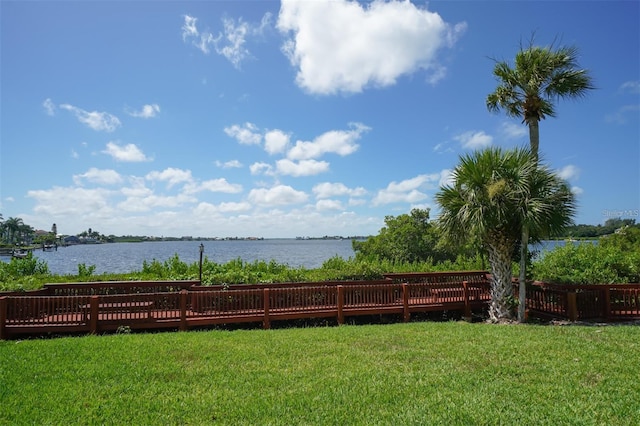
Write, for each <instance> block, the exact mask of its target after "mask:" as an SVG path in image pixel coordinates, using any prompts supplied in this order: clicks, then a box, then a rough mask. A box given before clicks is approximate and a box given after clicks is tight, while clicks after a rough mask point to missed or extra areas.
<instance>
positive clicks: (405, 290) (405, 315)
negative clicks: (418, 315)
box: [402, 283, 411, 322]
mask: <svg viewBox="0 0 640 426" xmlns="http://www.w3.org/2000/svg"><path fill="white" fill-rule="evenodd" d="M410 319H411V312H409V284H407V283H402V320H403V321H404V322H409V320H410Z"/></svg>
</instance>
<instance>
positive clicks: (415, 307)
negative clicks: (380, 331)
mask: <svg viewBox="0 0 640 426" xmlns="http://www.w3.org/2000/svg"><path fill="white" fill-rule="evenodd" d="M195 284H198V282H197V281H166V282H115V283H114V282H100V283H81V284H51V285H46V286H45V287H44V288H43V289H41V290H37V291H33V292H26V293H25V292H23V293H3V294H0V339H7V338H11V337H15V336H19V335H24V334H47V333H54V334H58V333H99V332H104V331H114V330H117V329H118V328H119V327H123V326H125V327H129V328H131V329H161V328H166V329H180V330H187V329H189V328H193V327H200V326H211V325H215V324H232V323H243V322H257V323H262V325H263V327H265V328H269V327H270V326H271V322H272V321H278V320H290V319H305V318H336V320H337V322H338V323H339V324H342V323H344V322H345V319H346V318H347V317H353V316H361V315H381V314H393V315H398V316H399V317H400V318H402V319H403V320H404V321H409V320H410V317H411V315H412V314H413V313H418V312H431V311H458V312H461V313H462V314H463V316H465V317H470V316H471V315H472V312H474V311H482V310H484V309H486V307H487V306H488V303H489V301H490V298H491V297H490V284H489V280H488V276H487V273H486V272H483V271H471V272H468V273H461V272H455V273H421V274H389V275H387V276H386V278H385V279H384V280H376V281H333V282H316V283H280V284H264V285H231V286H199V285H195ZM526 303H527V306H526V308H527V311H528V312H529V315H530V316H546V317H554V318H565V319H568V320H572V321H575V320H582V319H584V320H589V319H603V320H606V321H617V320H627V319H640V284H624V285H594V286H559V285H552V284H544V283H535V284H534V285H529V286H527V300H526Z"/></svg>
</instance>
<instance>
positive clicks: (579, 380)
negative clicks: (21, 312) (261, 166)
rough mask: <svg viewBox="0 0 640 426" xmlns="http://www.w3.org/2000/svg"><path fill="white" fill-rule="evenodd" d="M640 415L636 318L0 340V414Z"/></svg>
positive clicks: (45, 420) (191, 420) (592, 419)
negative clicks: (604, 322) (631, 321)
mask: <svg viewBox="0 0 640 426" xmlns="http://www.w3.org/2000/svg"><path fill="white" fill-rule="evenodd" d="M639 419H640V327H637V326H602V327H600V326H544V325H488V324H469V323H464V322H444V323H434V322H415V323H408V324H392V325H364V326H363V325H360V326H340V327H318V328H290V329H273V330H266V331H265V330H236V331H219V330H217V331H200V332H184V333H158V334H123V335H109V336H87V337H66V338H57V339H39V340H24V341H2V342H0V422H1V423H2V424H38V425H45V424H56V425H69V424H140V425H153V424H162V425H165V424H168V425H171V424H176V425H183V424H185V425H186V424H194V425H200V424H203V425H204V424H214V425H217V424H228V425H431V424H442V425H451V424H460V425H483V424H504V425H515V424H518V425H523V424H524V425H527V424H529V425H540V424H547V425H565V424H566V425H576V424H577V425H637V424H638V421H639Z"/></svg>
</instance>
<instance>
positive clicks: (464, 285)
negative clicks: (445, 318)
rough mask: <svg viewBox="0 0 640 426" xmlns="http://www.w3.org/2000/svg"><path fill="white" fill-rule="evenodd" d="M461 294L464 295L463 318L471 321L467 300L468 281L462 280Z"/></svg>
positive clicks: (469, 305) (469, 304) (469, 306)
mask: <svg viewBox="0 0 640 426" xmlns="http://www.w3.org/2000/svg"><path fill="white" fill-rule="evenodd" d="M462 294H463V296H464V319H465V321H469V322H471V303H470V302H469V283H467V282H466V281H462Z"/></svg>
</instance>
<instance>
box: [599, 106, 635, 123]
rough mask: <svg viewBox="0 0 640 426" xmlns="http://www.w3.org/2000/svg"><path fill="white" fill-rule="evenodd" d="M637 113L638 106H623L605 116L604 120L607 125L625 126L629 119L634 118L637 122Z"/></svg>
mask: <svg viewBox="0 0 640 426" xmlns="http://www.w3.org/2000/svg"><path fill="white" fill-rule="evenodd" d="M638 111H640V105H637V104H636V105H625V106H622V107H620V108H618V110H617V111H615V112H613V113H611V114H607V115H606V116H605V118H604V120H605V121H606V122H607V123H613V124H626V123H627V122H628V121H629V118H630V117H635V118H636V120H637V113H638Z"/></svg>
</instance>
